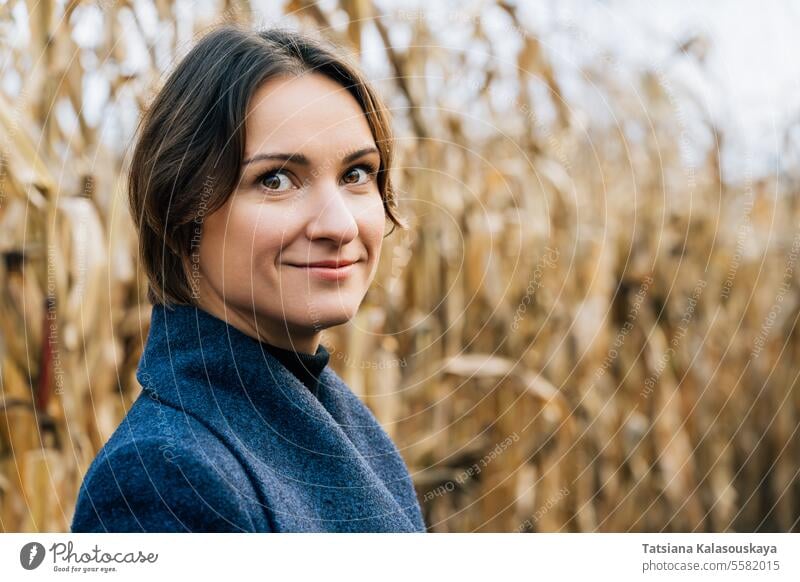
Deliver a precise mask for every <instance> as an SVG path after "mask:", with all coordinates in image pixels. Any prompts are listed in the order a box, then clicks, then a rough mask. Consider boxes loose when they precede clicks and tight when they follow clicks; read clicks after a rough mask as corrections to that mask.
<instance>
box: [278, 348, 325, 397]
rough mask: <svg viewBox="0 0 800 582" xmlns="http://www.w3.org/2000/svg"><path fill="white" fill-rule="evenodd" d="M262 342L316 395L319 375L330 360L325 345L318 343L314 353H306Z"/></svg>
mask: <svg viewBox="0 0 800 582" xmlns="http://www.w3.org/2000/svg"><path fill="white" fill-rule="evenodd" d="M262 344H263V345H264V347H265V348H266V349H267V350H269V353H271V354H272V355H273V356H275V358H277V360H278V361H279V362H280V363H281V364H283V365H284V366H286V368H287V369H288V370H289V371H290V372H291V373H292V374H294V375H295V376H296V377H297V379H298V380H300V381H301V382H302V383H303V384H304V385H305V386H306V387H307V388H308V389H309V390H311V393H312V394H314V395H315V396H316V395H317V387H318V386H319V376H320V374H322V370H324V369H325V366H327V365H328V361H329V360H330V353H328V350H326V349H325V346H323V345H322V344H319V346H318V347H317V353H316V354H306V353H303V352H295V351H292V350H285V349H283V348H279V347H277V346H273V345H272V344H268V343H266V342H262Z"/></svg>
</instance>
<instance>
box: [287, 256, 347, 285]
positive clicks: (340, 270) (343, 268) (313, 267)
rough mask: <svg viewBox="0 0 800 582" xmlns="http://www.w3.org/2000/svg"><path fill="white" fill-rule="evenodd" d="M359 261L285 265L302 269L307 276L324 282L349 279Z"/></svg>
mask: <svg viewBox="0 0 800 582" xmlns="http://www.w3.org/2000/svg"><path fill="white" fill-rule="evenodd" d="M360 262H361V261H320V262H316V263H307V264H305V265H293V264H291V263H286V265H287V266H289V267H294V268H295V269H302V270H303V271H305V272H306V273H307V274H308V275H309V276H312V277H315V278H317V279H322V280H325V281H340V280H342V279H345V278H347V277H349V276H350V275H351V274H352V272H353V271H354V270H355V266H356V265H357V264H358V263H360Z"/></svg>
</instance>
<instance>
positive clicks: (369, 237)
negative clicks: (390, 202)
mask: <svg viewBox="0 0 800 582" xmlns="http://www.w3.org/2000/svg"><path fill="white" fill-rule="evenodd" d="M385 229H386V212H385V211H384V209H383V201H382V200H380V199H378V201H377V203H372V204H371V205H370V206H369V207H368V208H366V209H364V211H363V212H361V213H360V217H359V220H358V231H359V233H360V237H361V240H362V241H363V243H364V245H365V246H366V247H367V249H368V250H369V252H370V255H372V256H371V259H372V260H373V261H376V262H377V260H378V256H380V251H381V246H382V244H383V234H384V232H385Z"/></svg>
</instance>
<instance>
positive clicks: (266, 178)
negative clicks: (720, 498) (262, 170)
mask: <svg viewBox="0 0 800 582" xmlns="http://www.w3.org/2000/svg"><path fill="white" fill-rule="evenodd" d="M259 182H260V183H261V184H262V185H263V186H264V188H266V189H267V190H274V191H276V192H283V191H284V190H288V189H289V188H290V187H291V186H292V181H291V180H290V179H289V176H287V175H286V174H284V173H283V172H270V173H269V174H264V175H263V176H262V177H261V179H260V180H259Z"/></svg>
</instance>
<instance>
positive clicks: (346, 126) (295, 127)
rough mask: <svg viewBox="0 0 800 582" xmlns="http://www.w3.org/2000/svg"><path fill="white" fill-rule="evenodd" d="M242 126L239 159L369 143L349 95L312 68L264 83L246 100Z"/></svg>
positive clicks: (358, 108) (369, 134) (362, 118)
mask: <svg viewBox="0 0 800 582" xmlns="http://www.w3.org/2000/svg"><path fill="white" fill-rule="evenodd" d="M246 128H247V144H246V147H245V159H246V158H248V157H250V156H252V155H254V154H257V153H269V152H282V153H283V152H286V153H292V152H303V153H305V154H307V155H308V156H309V157H313V156H315V155H320V156H326V155H331V154H332V153H333V152H339V153H340V154H341V152H343V151H346V150H351V149H359V148H362V147H364V146H365V145H371V144H374V143H375V142H374V139H373V137H372V132H371V130H370V127H369V124H368V123H367V119H366V116H365V115H364V112H363V111H362V109H361V106H360V105H359V104H358V101H356V99H355V97H353V95H351V94H350V92H349V91H347V89H345V88H344V87H342V86H341V85H340V84H339V83H337V82H336V81H334V80H332V79H330V78H328V77H326V76H324V75H321V74H318V73H309V74H305V75H303V76H301V77H276V78H273V79H270V80H269V81H267V82H266V83H264V84H263V85H262V86H261V87H259V89H258V90H257V91H256V92H255V94H254V95H253V98H252V99H251V102H250V105H249V107H248V112H247V120H246Z"/></svg>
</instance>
